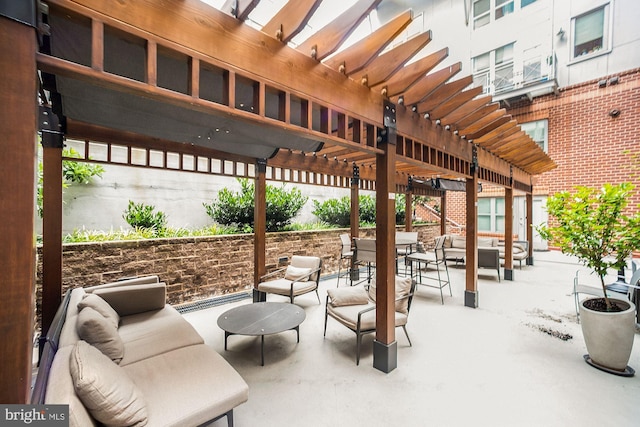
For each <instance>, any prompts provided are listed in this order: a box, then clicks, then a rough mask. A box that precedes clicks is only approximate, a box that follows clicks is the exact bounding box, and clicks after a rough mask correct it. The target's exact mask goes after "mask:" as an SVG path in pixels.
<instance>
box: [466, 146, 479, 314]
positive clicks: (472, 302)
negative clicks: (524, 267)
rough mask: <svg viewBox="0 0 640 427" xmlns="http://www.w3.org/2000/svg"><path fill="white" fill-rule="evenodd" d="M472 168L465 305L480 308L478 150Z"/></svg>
mask: <svg viewBox="0 0 640 427" xmlns="http://www.w3.org/2000/svg"><path fill="white" fill-rule="evenodd" d="M473 157H474V161H473V162H472V166H471V178H467V188H466V193H467V199H466V201H467V219H466V222H467V241H466V247H467V253H466V270H467V271H466V279H465V290H464V305H465V306H466V307H471V308H477V307H478V170H477V164H478V163H477V157H476V148H475V147H474V150H473Z"/></svg>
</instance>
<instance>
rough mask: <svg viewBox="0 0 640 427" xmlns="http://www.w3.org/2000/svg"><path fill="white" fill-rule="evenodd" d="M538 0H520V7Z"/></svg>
mask: <svg viewBox="0 0 640 427" xmlns="http://www.w3.org/2000/svg"><path fill="white" fill-rule="evenodd" d="M535 2H536V0H521V1H520V7H521V8H522V7H525V6H529V5H530V4H531V3H535Z"/></svg>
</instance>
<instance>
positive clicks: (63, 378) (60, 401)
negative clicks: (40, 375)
mask: <svg viewBox="0 0 640 427" xmlns="http://www.w3.org/2000/svg"><path fill="white" fill-rule="evenodd" d="M74 329H75V328H74ZM74 348H75V346H73V345H68V346H66V347H61V348H60V349H59V350H58V351H57V352H56V355H55V357H54V359H53V363H52V364H51V371H50V373H49V380H48V382H47V392H46V395H45V398H44V402H45V404H49V405H69V427H95V426H96V425H97V423H96V421H95V420H94V419H93V418H91V414H89V411H88V410H87V408H85V406H84V405H83V404H82V402H81V401H80V398H79V397H78V395H77V394H76V391H75V389H74V387H73V379H72V378H71V372H70V366H69V356H70V355H71V352H72V351H73V349H74Z"/></svg>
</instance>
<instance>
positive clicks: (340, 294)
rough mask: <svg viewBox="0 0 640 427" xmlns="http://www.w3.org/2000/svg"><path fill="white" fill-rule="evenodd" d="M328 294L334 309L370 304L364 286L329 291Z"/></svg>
mask: <svg viewBox="0 0 640 427" xmlns="http://www.w3.org/2000/svg"><path fill="white" fill-rule="evenodd" d="M327 294H329V298H331V305H333V306H334V307H340V306H343V305H362V304H366V303H368V302H369V295H368V294H367V290H366V289H365V288H364V287H362V286H350V287H348V288H336V289H328V290H327Z"/></svg>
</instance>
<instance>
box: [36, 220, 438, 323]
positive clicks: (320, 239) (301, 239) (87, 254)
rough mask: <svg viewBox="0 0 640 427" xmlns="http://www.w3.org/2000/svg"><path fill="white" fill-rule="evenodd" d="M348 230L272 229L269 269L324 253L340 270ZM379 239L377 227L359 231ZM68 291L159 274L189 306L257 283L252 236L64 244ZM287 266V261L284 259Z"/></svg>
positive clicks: (326, 268) (424, 229) (433, 229)
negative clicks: (342, 239) (298, 257)
mask: <svg viewBox="0 0 640 427" xmlns="http://www.w3.org/2000/svg"><path fill="white" fill-rule="evenodd" d="M414 229H415V231H418V232H419V239H420V241H423V242H430V241H433V238H434V237H435V236H436V235H437V234H438V233H439V230H440V228H439V225H438V224H436V225H421V226H415V227H414ZM342 233H349V230H348V229H332V230H316V231H296V232H282V233H267V242H266V248H267V249H266V259H267V271H270V270H273V269H274V268H276V267H277V266H278V258H279V257H282V256H288V257H290V256H291V255H320V256H321V257H322V260H323V272H322V274H323V275H327V274H334V273H336V272H337V271H338V260H339V257H340V249H341V244H340V238H339V235H340V234H342ZM360 237H369V238H371V237H375V229H362V230H360ZM62 258H63V267H62V281H63V293H64V292H66V291H67V289H69V288H73V287H78V286H90V285H97V284H100V283H106V282H111V281H114V280H118V279H121V278H125V277H132V276H143V275H150V274H155V275H157V276H159V277H160V280H161V281H163V282H166V284H167V300H168V301H167V302H168V303H170V304H184V303H189V302H194V301H197V300H201V299H207V298H211V297H214V296H220V295H224V294H230V293H236V292H243V291H248V290H250V289H251V287H252V286H253V234H235V235H225V236H210V237H184V238H175V239H153V240H135V241H119V242H102V243H76V244H65V245H64V246H63V254H62ZM38 260H39V262H38V277H37V302H38V304H37V310H38V317H39V313H40V301H41V289H42V248H41V247H39V248H38ZM283 264H284V265H286V263H283Z"/></svg>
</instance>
